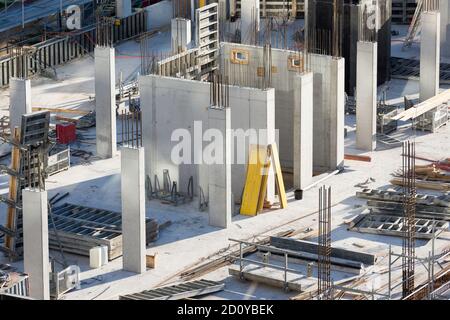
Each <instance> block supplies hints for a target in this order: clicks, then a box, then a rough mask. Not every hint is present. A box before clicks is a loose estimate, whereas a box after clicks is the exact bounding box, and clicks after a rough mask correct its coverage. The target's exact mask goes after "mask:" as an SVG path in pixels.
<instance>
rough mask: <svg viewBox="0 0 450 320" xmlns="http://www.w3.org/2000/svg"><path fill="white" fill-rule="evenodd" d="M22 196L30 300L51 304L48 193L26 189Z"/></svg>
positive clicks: (24, 254) (25, 263)
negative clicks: (47, 301) (48, 301)
mask: <svg viewBox="0 0 450 320" xmlns="http://www.w3.org/2000/svg"><path fill="white" fill-rule="evenodd" d="M22 196H23V244H24V248H23V249H24V253H23V257H24V262H23V264H24V272H25V273H27V274H28V275H29V276H30V297H31V298H34V299H39V300H50V283H49V281H50V279H49V272H50V270H49V269H50V268H49V263H50V261H49V249H48V206H47V191H37V190H30V189H25V190H23V192H22Z"/></svg>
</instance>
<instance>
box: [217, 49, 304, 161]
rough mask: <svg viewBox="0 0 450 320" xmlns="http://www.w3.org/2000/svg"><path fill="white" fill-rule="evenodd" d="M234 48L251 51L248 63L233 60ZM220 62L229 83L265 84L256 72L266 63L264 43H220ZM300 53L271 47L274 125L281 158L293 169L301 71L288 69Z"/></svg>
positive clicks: (259, 85)
mask: <svg viewBox="0 0 450 320" xmlns="http://www.w3.org/2000/svg"><path fill="white" fill-rule="evenodd" d="M232 49H243V50H246V51H248V52H249V57H250V59H249V64H248V65H238V64H233V63H230V55H231V51H232ZM220 50H221V53H220V65H221V69H222V72H223V73H225V74H228V75H229V77H230V83H231V84H234V85H240V86H245V87H253V88H262V86H263V78H262V77H258V76H257V71H258V67H262V66H263V55H264V54H263V49H262V47H256V46H249V45H242V44H233V43H226V42H223V43H222V44H221V49H220ZM295 54H297V53H296V52H293V51H287V50H279V49H272V66H273V68H274V71H275V72H273V73H272V87H273V88H274V89H275V106H276V107H275V127H276V128H277V129H278V130H279V131H278V133H279V141H278V144H279V145H278V149H279V152H280V162H281V165H282V166H283V168H284V169H285V170H287V169H292V168H293V166H294V162H293V147H292V146H293V134H294V131H293V130H294V129H293V114H294V79H295V77H296V76H297V75H298V74H299V73H298V72H296V71H291V70H288V68H287V64H288V57H289V56H291V55H295Z"/></svg>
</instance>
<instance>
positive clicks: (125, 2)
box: [116, 0, 132, 18]
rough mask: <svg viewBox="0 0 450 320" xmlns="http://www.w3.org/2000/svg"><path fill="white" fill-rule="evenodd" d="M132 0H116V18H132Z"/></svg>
mask: <svg viewBox="0 0 450 320" xmlns="http://www.w3.org/2000/svg"><path fill="white" fill-rule="evenodd" d="M131 13H132V9H131V0H116V17H117V18H126V17H129V16H131Z"/></svg>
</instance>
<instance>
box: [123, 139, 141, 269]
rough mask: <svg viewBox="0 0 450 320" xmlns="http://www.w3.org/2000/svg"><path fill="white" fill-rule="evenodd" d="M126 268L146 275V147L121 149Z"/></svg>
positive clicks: (124, 257)
mask: <svg viewBox="0 0 450 320" xmlns="http://www.w3.org/2000/svg"><path fill="white" fill-rule="evenodd" d="M121 191H122V242H123V245H122V246H123V257H122V259H123V269H124V270H126V271H130V272H136V273H143V272H145V271H146V265H145V250H146V246H145V200H146V199H145V169H144V148H142V147H140V148H130V147H124V148H122V149H121Z"/></svg>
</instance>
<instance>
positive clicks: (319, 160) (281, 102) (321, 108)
mask: <svg viewBox="0 0 450 320" xmlns="http://www.w3.org/2000/svg"><path fill="white" fill-rule="evenodd" d="M233 49H239V50H243V51H246V52H248V55H249V60H248V64H234V63H231V62H230V57H231V52H232V50H233ZM297 55H298V52H295V51H289V50H281V49H272V67H273V73H272V83H271V86H272V87H273V88H274V89H275V128H276V129H278V130H279V131H278V134H279V149H280V162H281V165H282V166H283V168H284V170H286V169H290V168H293V165H294V164H293V152H294V150H293V144H294V141H293V136H294V126H293V119H294V104H295V103H294V89H295V88H294V84H295V81H294V79H295V77H296V76H298V74H299V71H297V70H295V69H293V68H291V67H290V66H288V61H289V57H292V56H297ZM220 65H221V68H222V72H223V73H224V74H228V75H229V77H230V83H231V84H234V85H242V86H250V87H257V88H261V87H262V86H263V79H262V77H259V76H258V74H257V72H258V67H262V66H263V48H262V47H257V46H249V45H242V44H233V43H222V44H221V54H220ZM310 68H311V71H312V72H313V74H314V115H313V117H314V139H315V141H314V160H313V161H314V167H315V168H316V170H318V171H327V170H332V169H335V168H336V167H337V166H339V165H341V164H342V163H343V160H344V107H345V92H344V89H345V86H343V82H344V79H345V70H344V59H343V58H333V57H331V56H325V55H318V54H313V55H311V58H310ZM344 84H345V82H344ZM333 115H334V116H333Z"/></svg>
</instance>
